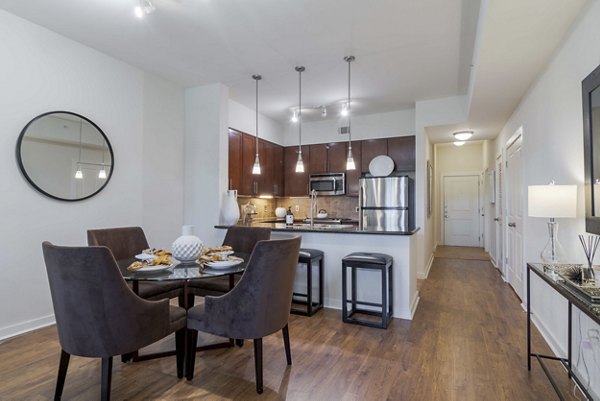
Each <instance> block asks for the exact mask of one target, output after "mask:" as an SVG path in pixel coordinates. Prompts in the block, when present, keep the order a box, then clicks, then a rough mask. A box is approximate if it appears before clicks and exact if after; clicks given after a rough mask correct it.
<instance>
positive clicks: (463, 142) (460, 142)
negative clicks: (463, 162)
mask: <svg viewBox="0 0 600 401" xmlns="http://www.w3.org/2000/svg"><path fill="white" fill-rule="evenodd" d="M464 144H465V141H454V146H463V145H464Z"/></svg>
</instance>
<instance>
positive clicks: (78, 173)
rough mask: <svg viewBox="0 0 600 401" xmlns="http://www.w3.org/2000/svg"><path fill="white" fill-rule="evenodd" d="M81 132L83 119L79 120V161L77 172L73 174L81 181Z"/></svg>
mask: <svg viewBox="0 0 600 401" xmlns="http://www.w3.org/2000/svg"><path fill="white" fill-rule="evenodd" d="M82 131H83V119H81V120H79V159H78V162H77V171H76V172H75V178H76V179H78V180H82V179H83V172H82V171H81V142H82V141H81V137H82Z"/></svg>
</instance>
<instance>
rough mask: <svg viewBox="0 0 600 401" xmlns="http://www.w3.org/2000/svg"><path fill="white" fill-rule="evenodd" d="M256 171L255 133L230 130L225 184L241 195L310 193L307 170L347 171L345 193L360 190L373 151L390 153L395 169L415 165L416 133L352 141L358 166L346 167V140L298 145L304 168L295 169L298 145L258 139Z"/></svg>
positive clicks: (401, 169)
mask: <svg viewBox="0 0 600 401" xmlns="http://www.w3.org/2000/svg"><path fill="white" fill-rule="evenodd" d="M258 152H259V155H260V165H261V170H262V171H261V172H262V174H260V175H253V174H252V165H253V164H254V158H255V156H256V137H255V136H253V135H248V134H244V133H242V132H239V131H236V130H233V129H230V130H229V189H237V190H238V194H239V195H244V196H260V195H272V196H286V197H289V196H308V178H309V175H310V174H320V173H346V195H349V196H357V195H358V179H359V178H360V176H361V174H362V173H367V172H369V163H370V162H371V160H372V159H373V158H374V157H375V156H379V155H388V156H389V157H391V158H392V159H393V160H394V165H395V170H396V171H414V170H415V137H414V136H402V137H393V138H379V139H367V140H362V141H352V155H353V157H354V162H355V163H356V170H350V171H347V170H346V157H347V156H348V142H331V143H319V144H312V145H303V146H302V158H303V160H304V171H305V172H304V173H296V162H297V160H298V146H287V147H285V148H284V147H282V146H279V145H277V144H275V143H272V142H269V141H266V140H264V139H260V138H259V140H258Z"/></svg>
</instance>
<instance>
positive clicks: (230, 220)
mask: <svg viewBox="0 0 600 401" xmlns="http://www.w3.org/2000/svg"><path fill="white" fill-rule="evenodd" d="M239 219H240V209H239V207H238V203H237V190H236V189H230V190H227V191H225V196H224V199H223V207H222V209H221V221H222V222H223V224H225V225H227V226H233V225H235V224H237V222H238V220H239Z"/></svg>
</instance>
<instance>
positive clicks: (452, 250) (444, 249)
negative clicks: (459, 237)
mask: <svg viewBox="0 0 600 401" xmlns="http://www.w3.org/2000/svg"><path fill="white" fill-rule="evenodd" d="M433 256H434V257H436V258H450V259H472V260H490V255H489V254H488V253H487V252H486V251H485V250H484V249H483V248H475V247H469V246H438V247H437V248H436V249H435V252H434V254H433Z"/></svg>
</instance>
